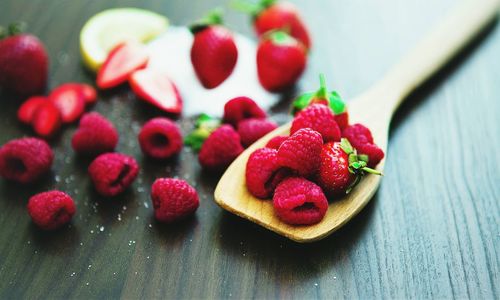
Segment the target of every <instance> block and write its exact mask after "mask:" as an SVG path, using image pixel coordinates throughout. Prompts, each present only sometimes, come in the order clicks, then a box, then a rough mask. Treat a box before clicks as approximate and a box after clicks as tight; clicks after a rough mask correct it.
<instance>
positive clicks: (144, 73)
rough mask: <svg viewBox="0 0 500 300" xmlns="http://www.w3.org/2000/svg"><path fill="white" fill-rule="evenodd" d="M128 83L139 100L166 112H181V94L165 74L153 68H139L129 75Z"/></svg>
mask: <svg viewBox="0 0 500 300" xmlns="http://www.w3.org/2000/svg"><path fill="white" fill-rule="evenodd" d="M129 83H130V87H131V88H132V90H133V91H134V93H135V94H136V95H137V97H139V98H140V99H141V100H144V101H146V102H148V103H150V104H152V105H154V106H156V107H157V108H159V109H161V110H163V111H166V112H168V113H173V114H180V113H181V111H182V99H181V95H180V94H179V91H178V90H177V87H176V86H175V84H174V83H173V82H172V81H171V80H170V79H169V78H168V77H167V76H166V75H165V74H162V73H160V72H158V71H156V70H153V69H144V70H139V71H135V72H134V73H133V74H132V75H131V76H130V80H129Z"/></svg>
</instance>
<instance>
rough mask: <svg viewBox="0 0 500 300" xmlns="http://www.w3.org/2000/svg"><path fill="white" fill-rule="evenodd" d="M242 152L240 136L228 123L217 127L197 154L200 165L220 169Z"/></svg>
mask: <svg viewBox="0 0 500 300" xmlns="http://www.w3.org/2000/svg"><path fill="white" fill-rule="evenodd" d="M241 152H243V147H242V146H241V142H240V136H239V135H238V133H237V132H236V131H235V130H234V129H233V127H231V126H230V125H222V126H221V127H219V128H217V129H216V130H215V131H214V132H212V134H210V136H209V137H208V138H207V140H206V141H205V142H204V143H203V145H202V146H201V149H200V153H199V155H198V160H199V162H200V164H201V166H202V167H204V168H206V169H208V170H212V171H221V170H224V169H226V168H227V167H228V166H229V165H230V164H231V163H232V162H233V160H234V159H235V158H236V157H238V155H240V153H241Z"/></svg>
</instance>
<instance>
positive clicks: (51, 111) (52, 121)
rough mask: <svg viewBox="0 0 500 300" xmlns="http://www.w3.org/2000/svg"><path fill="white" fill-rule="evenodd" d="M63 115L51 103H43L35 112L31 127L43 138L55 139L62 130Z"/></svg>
mask: <svg viewBox="0 0 500 300" xmlns="http://www.w3.org/2000/svg"><path fill="white" fill-rule="evenodd" d="M61 123H62V120H61V113H60V111H59V109H58V108H57V107H56V106H55V105H54V104H53V103H52V102H50V101H47V102H45V103H42V104H41V105H40V106H39V107H38V108H37V109H36V111H35V114H34V115H33V120H32V121H31V125H32V126H33V130H34V131H35V132H36V133H37V134H38V135H39V136H41V137H43V138H50V137H53V136H54V135H55V134H56V133H57V132H58V131H59V129H60V128H61Z"/></svg>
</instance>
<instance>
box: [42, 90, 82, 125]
mask: <svg viewBox="0 0 500 300" xmlns="http://www.w3.org/2000/svg"><path fill="white" fill-rule="evenodd" d="M49 101H50V102H52V103H53V104H54V105H55V106H56V107H57V108H58V109H59V112H60V113H61V120H62V122H63V123H72V122H74V121H76V120H78V118H80V116H81V115H82V114H83V112H84V111H85V97H84V93H83V90H82V88H81V86H80V85H75V84H73V83H66V84H62V85H60V86H59V87H57V88H55V89H54V90H52V92H51V93H50V95H49Z"/></svg>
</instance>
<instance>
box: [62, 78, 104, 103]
mask: <svg viewBox="0 0 500 300" xmlns="http://www.w3.org/2000/svg"><path fill="white" fill-rule="evenodd" d="M64 85H65V86H66V87H67V88H73V89H79V90H81V92H82V94H83V100H84V102H85V105H92V104H94V103H96V101H97V92H96V90H95V89H94V88H93V87H92V86H91V85H88V84H86V83H78V82H71V83H69V82H68V83H65V84H64Z"/></svg>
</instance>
